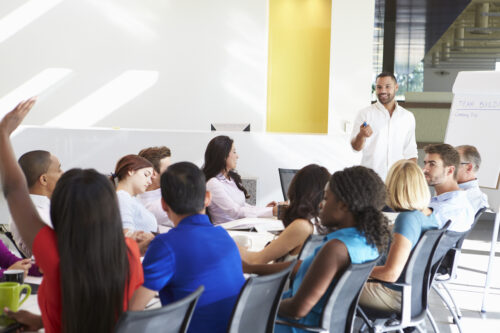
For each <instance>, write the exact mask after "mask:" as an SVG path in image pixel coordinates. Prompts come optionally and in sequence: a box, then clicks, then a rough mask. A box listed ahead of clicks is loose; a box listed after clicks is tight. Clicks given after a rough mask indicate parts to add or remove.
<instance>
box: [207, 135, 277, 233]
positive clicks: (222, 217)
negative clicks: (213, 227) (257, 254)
mask: <svg viewBox="0 0 500 333" xmlns="http://www.w3.org/2000/svg"><path fill="white" fill-rule="evenodd" d="M237 161H238V154H237V153H236V148H235V147H234V142H233V140H232V139H231V138H230V137H228V136H225V135H219V136H216V137H215V138H213V139H212V140H210V142H209V143H208V146H207V149H206V150H205V163H204V164H203V167H202V170H203V172H204V173H205V177H206V179H207V190H208V191H210V193H211V194H212V201H211V202H210V205H209V206H208V207H207V208H208V214H209V215H210V218H211V220H212V223H214V224H219V223H224V222H229V221H232V220H237V219H241V218H244V217H272V216H273V215H276V214H277V210H278V207H277V205H276V202H271V203H269V204H268V205H267V207H255V206H252V205H249V204H247V203H246V202H245V199H247V198H249V197H250V196H249V195H248V192H247V190H246V189H245V187H244V186H243V183H242V181H241V176H240V175H239V174H238V173H237V172H236V170H235V169H236V164H237Z"/></svg>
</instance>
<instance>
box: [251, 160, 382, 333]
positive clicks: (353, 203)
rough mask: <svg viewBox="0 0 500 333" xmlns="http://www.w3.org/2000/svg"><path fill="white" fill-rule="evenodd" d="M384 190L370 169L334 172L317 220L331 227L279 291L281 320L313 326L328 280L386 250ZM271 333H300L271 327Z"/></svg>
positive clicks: (260, 269) (263, 269) (263, 268)
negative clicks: (281, 294) (281, 296)
mask: <svg viewBox="0 0 500 333" xmlns="http://www.w3.org/2000/svg"><path fill="white" fill-rule="evenodd" d="M385 197H386V191H385V186H384V183H383V182H382V180H381V179H380V177H379V176H378V175H377V174H376V173H375V172H374V171H373V170H371V169H368V168H365V167H362V166H356V167H351V168H346V169H344V170H342V171H337V172H335V173H334V174H333V175H332V177H331V178H330V181H329V182H328V185H327V186H326V189H325V195H324V200H323V202H322V204H321V205H322V207H321V212H320V219H321V224H323V225H324V226H325V227H327V228H329V229H330V230H332V231H331V232H330V233H329V234H327V235H326V236H325V240H324V243H323V245H322V246H319V247H318V248H317V249H316V250H315V251H314V254H312V255H311V256H309V257H308V258H306V259H305V260H304V261H303V262H302V264H300V267H299V269H298V271H297V274H296V275H295V278H294V280H293V284H292V286H291V287H290V289H289V290H288V291H286V292H285V293H284V294H283V300H282V301H281V303H280V307H279V311H278V314H279V316H280V319H283V320H286V321H294V322H298V323H302V324H305V325H318V324H319V319H320V316H321V312H322V309H323V307H324V305H325V302H326V297H325V294H326V292H327V291H328V289H329V288H330V286H331V285H332V281H334V280H335V279H337V278H338V276H339V275H340V274H341V273H342V272H343V271H344V270H345V269H346V268H347V267H348V266H349V264H351V263H353V264H360V263H364V262H367V261H370V260H374V259H376V258H377V257H378V255H379V253H380V252H382V251H385V248H386V246H387V243H388V241H389V237H390V233H389V228H388V220H387V218H386V217H385V216H384V215H383V213H382V212H381V209H382V207H383V206H384V204H385ZM285 265H287V263H278V264H274V265H248V264H246V263H243V270H244V272H246V273H258V274H266V273H267V274H269V273H272V272H275V271H279V270H281V269H283V267H284V266H285ZM274 331H275V332H278V333H281V332H305V331H303V330H300V329H297V328H292V327H289V326H283V325H276V327H275V330H274Z"/></svg>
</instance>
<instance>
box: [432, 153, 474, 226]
mask: <svg viewBox="0 0 500 333" xmlns="http://www.w3.org/2000/svg"><path fill="white" fill-rule="evenodd" d="M459 164H460V156H459V154H458V152H457V150H456V149H455V148H453V147H452V146H450V145H448V144H433V145H428V146H426V147H425V159H424V168H423V171H424V175H425V179H426V180H427V184H428V185H429V186H434V189H435V190H436V196H434V197H432V198H431V202H430V204H429V207H430V208H432V209H433V210H434V214H435V215H436V219H437V220H438V223H439V225H440V227H443V226H444V225H445V224H446V222H447V221H448V220H451V222H452V223H451V225H450V227H449V228H448V230H452V231H457V232H464V231H467V230H469V229H470V227H471V225H472V223H473V222H474V214H475V211H474V209H473V208H472V206H471V204H470V203H469V199H468V197H467V193H466V192H465V191H462V190H461V189H460V187H458V183H457V172H458V166H459Z"/></svg>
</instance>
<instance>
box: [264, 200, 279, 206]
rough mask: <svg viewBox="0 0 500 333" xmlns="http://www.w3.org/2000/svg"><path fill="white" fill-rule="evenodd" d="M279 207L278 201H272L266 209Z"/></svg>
mask: <svg viewBox="0 0 500 333" xmlns="http://www.w3.org/2000/svg"><path fill="white" fill-rule="evenodd" d="M277 205H278V203H277V202H276V201H271V202H270V203H268V204H267V205H266V207H276V206H277Z"/></svg>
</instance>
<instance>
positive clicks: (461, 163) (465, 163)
mask: <svg viewBox="0 0 500 333" xmlns="http://www.w3.org/2000/svg"><path fill="white" fill-rule="evenodd" d="M467 164H471V162H460V165H467Z"/></svg>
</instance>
